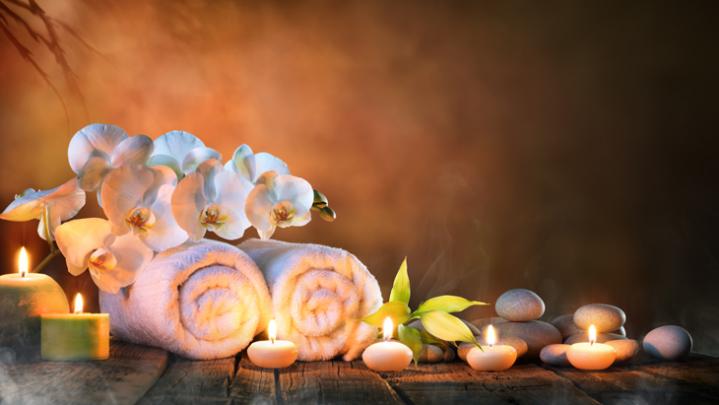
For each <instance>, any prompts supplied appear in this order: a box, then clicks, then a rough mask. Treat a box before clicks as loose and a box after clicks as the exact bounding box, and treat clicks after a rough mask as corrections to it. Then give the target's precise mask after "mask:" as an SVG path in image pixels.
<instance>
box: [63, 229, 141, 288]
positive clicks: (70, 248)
mask: <svg viewBox="0 0 719 405" xmlns="http://www.w3.org/2000/svg"><path fill="white" fill-rule="evenodd" d="M55 237H56V238H57V246H58V247H59V248H60V251H61V252H62V254H63V256H65V261H66V262H67V269H68V271H69V272H70V274H72V275H73V276H79V275H80V274H82V273H83V272H85V270H87V269H88V268H89V269H90V276H92V280H93V281H94V282H95V284H96V285H97V287H98V288H100V289H101V290H102V291H106V292H109V293H117V292H118V291H120V288H122V287H126V286H128V285H130V284H132V283H133V282H134V281H135V277H136V275H137V272H138V270H140V269H142V267H143V266H145V265H146V264H147V263H148V262H149V261H150V260H152V250H150V248H148V247H147V246H145V244H144V243H142V241H140V240H139V239H138V238H136V237H135V236H134V235H132V234H130V233H128V234H125V235H122V236H115V235H113V234H112V232H111V226H110V223H109V222H108V221H107V220H105V219H101V218H83V219H76V220H74V221H69V222H66V223H64V224H62V225H60V226H59V227H57V229H56V230H55Z"/></svg>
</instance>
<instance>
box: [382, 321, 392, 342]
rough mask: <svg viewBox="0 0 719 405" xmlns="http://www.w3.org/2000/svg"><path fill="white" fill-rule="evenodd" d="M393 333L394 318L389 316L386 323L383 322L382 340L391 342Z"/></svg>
mask: <svg viewBox="0 0 719 405" xmlns="http://www.w3.org/2000/svg"><path fill="white" fill-rule="evenodd" d="M393 331H394V322H392V318H390V317H389V316H388V317H386V318H384V322H382V339H384V340H391V339H392V332H393Z"/></svg>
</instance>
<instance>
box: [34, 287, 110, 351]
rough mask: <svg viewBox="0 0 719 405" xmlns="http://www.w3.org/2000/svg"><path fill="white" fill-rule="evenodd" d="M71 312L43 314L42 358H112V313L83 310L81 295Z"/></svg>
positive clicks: (76, 298) (76, 296) (78, 295)
mask: <svg viewBox="0 0 719 405" xmlns="http://www.w3.org/2000/svg"><path fill="white" fill-rule="evenodd" d="M73 306H74V312H73V313H72V314H46V315H42V332H41V333H42V345H41V352H42V358H43V359H46V360H105V359H107V358H108V357H110V315H109V314H89V313H85V312H82V310H83V300H82V295H81V294H79V293H78V294H77V295H75V302H74V305H73Z"/></svg>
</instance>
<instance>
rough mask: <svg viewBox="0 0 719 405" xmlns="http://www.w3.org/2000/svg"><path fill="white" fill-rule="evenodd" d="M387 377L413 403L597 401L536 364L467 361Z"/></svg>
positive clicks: (423, 366) (417, 369) (387, 375)
mask: <svg viewBox="0 0 719 405" xmlns="http://www.w3.org/2000/svg"><path fill="white" fill-rule="evenodd" d="M385 377H386V378H387V380H388V381H389V382H390V384H391V385H392V387H393V388H395V389H396V390H397V392H398V393H399V394H400V396H401V397H402V398H404V399H405V400H406V401H407V402H411V403H414V404H443V405H447V404H464V403H478V402H481V403H482V404H537V403H552V404H597V401H595V400H594V399H592V398H591V397H589V396H588V395H587V394H586V393H584V392H582V391H581V390H579V389H577V388H576V387H575V386H574V385H573V384H572V382H571V381H569V380H566V379H564V378H561V377H559V376H558V375H556V374H555V373H553V372H551V371H547V370H544V369H542V368H541V367H538V366H536V365H533V364H520V365H516V366H514V367H512V368H511V369H509V370H507V371H503V372H496V373H493V372H480V371H475V370H472V369H471V368H470V367H468V366H467V365H466V364H464V363H459V362H456V363H440V364H433V365H419V366H411V367H410V368H409V369H408V370H405V371H403V372H401V373H392V374H386V375H385Z"/></svg>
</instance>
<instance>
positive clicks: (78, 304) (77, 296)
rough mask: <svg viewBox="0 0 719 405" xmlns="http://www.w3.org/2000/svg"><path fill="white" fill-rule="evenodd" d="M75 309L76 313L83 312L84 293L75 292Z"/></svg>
mask: <svg viewBox="0 0 719 405" xmlns="http://www.w3.org/2000/svg"><path fill="white" fill-rule="evenodd" d="M73 306H74V308H75V310H74V311H73V312H74V313H76V314H81V313H82V307H83V300H82V294H80V293H77V294H75V302H74V304H73Z"/></svg>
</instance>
